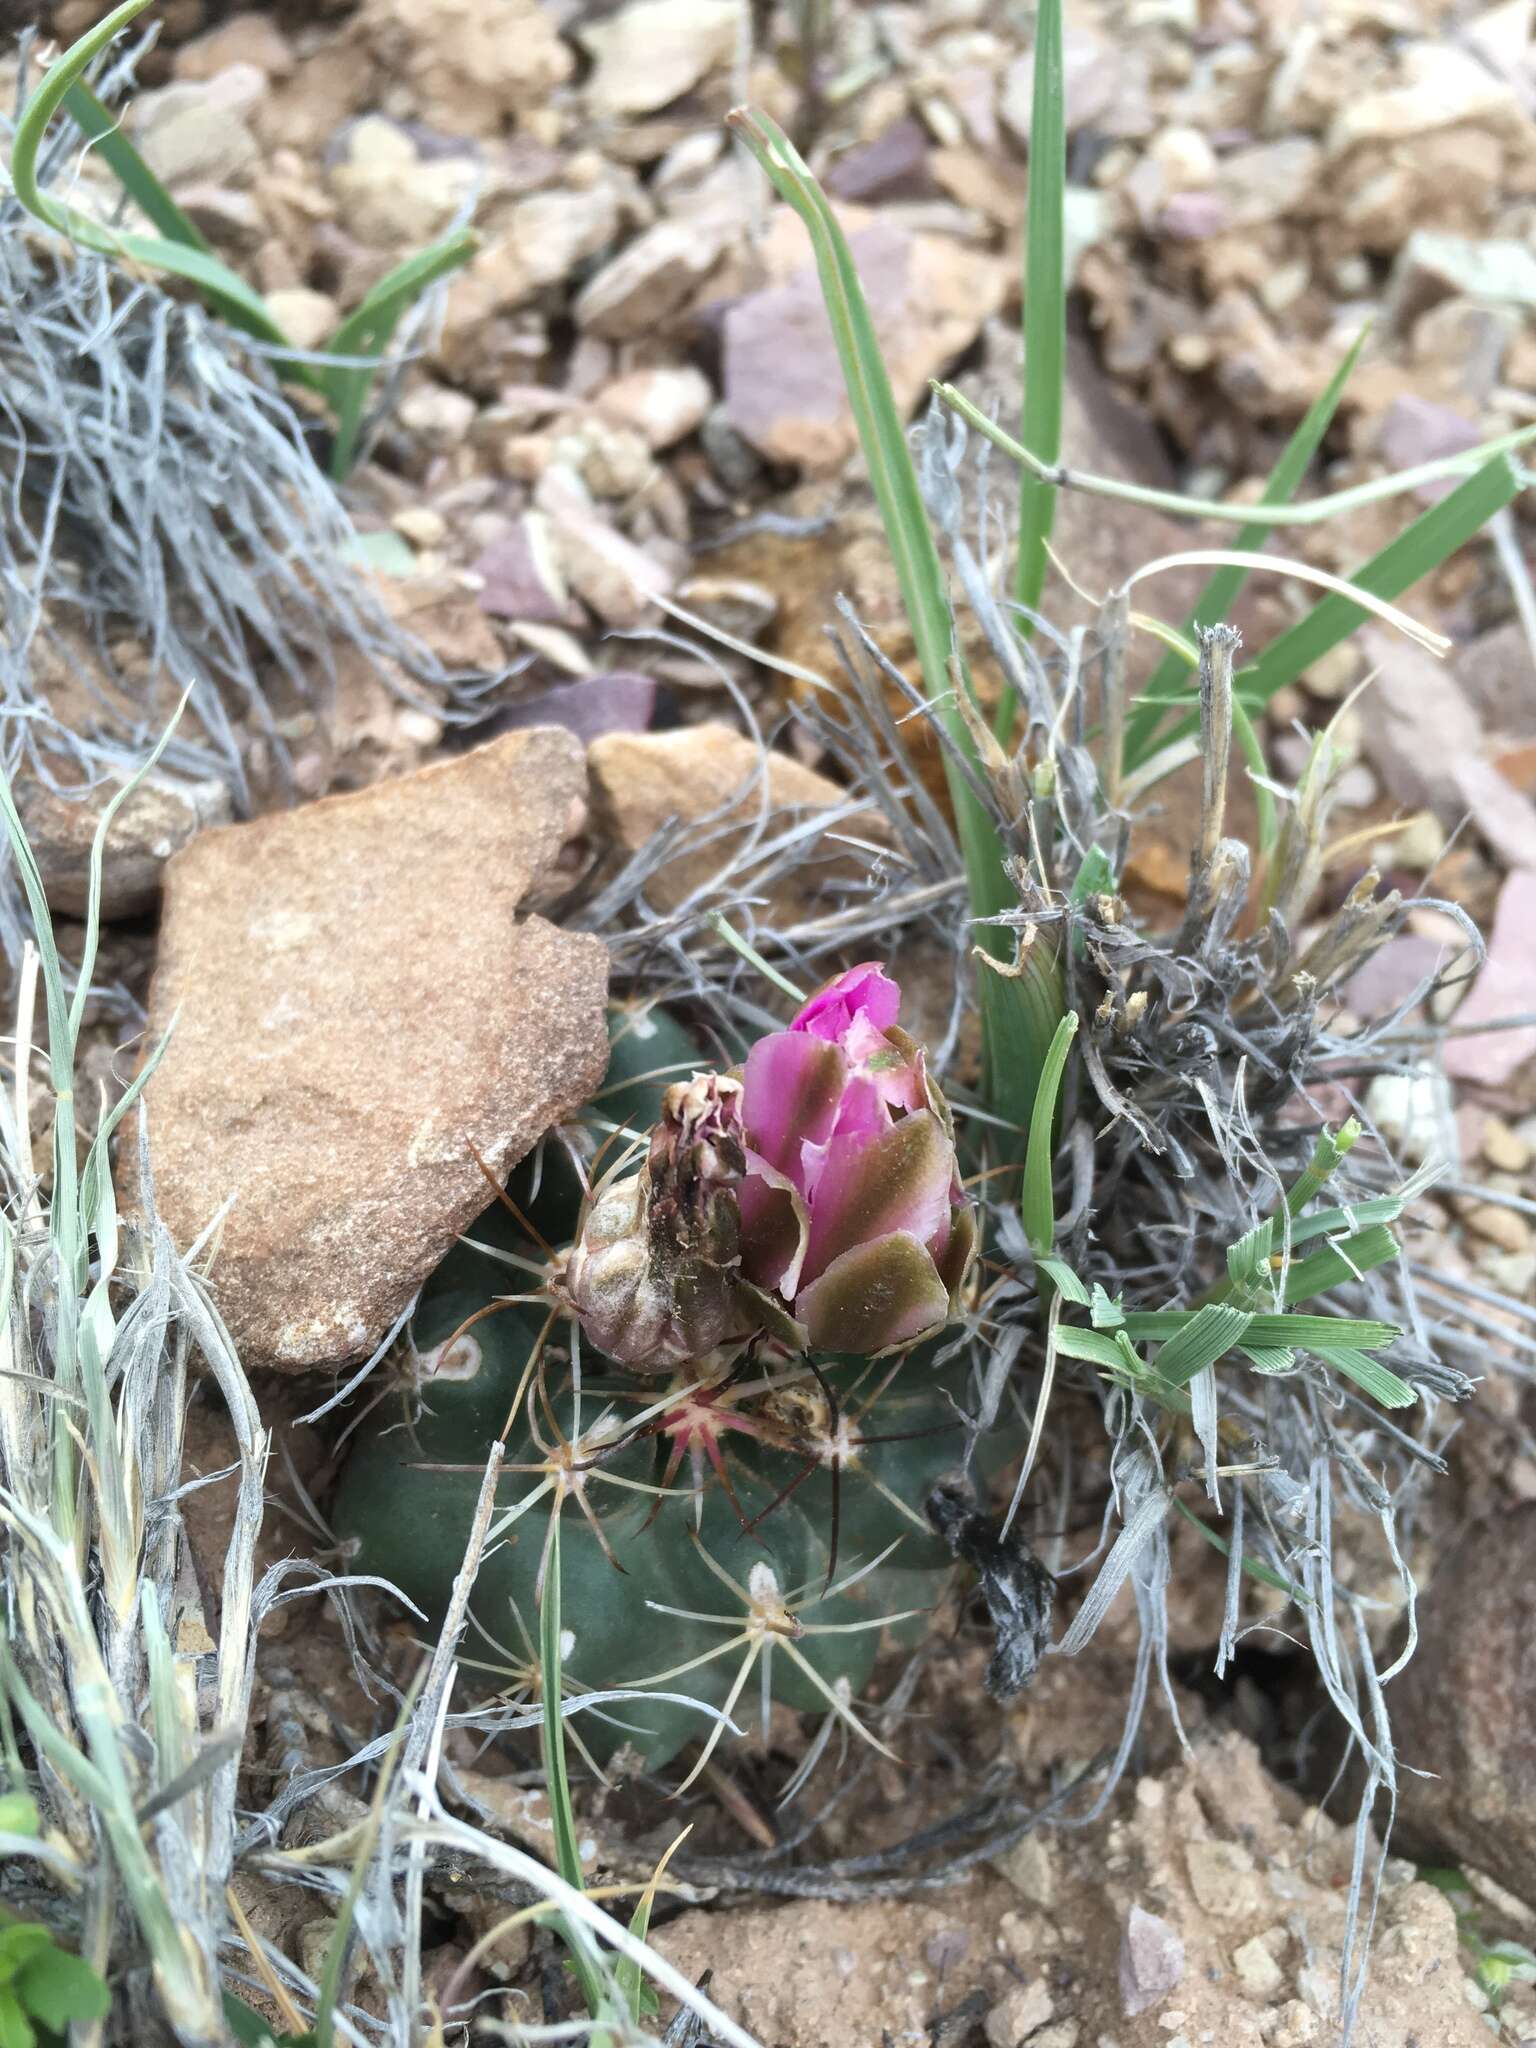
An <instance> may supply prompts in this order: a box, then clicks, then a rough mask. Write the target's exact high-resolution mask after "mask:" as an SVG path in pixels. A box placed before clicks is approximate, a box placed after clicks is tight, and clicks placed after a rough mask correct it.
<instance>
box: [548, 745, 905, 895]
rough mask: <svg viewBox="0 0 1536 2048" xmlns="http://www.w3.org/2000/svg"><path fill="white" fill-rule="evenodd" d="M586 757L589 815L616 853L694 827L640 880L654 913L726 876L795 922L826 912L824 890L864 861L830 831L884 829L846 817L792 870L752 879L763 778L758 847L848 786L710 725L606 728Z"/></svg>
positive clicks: (850, 834)
mask: <svg viewBox="0 0 1536 2048" xmlns="http://www.w3.org/2000/svg"><path fill="white" fill-rule="evenodd" d="M587 760H588V763H589V765H590V767H591V770H592V799H593V809H594V814H595V822H596V824H597V827H598V829H599V830H600V831H605V832H606V833H607V835H608V837H609V838H610V839H611V840H612V841H613V843H614V845H615V847H616V848H617V849H618V851H619V852H620V853H622V854H624V855H626V856H627V855H629V854H634V853H638V852H639V851H640V849H641V848H642V847H643V846H644V845H646V844H647V842H648V841H649V840H651V839H652V838H654V837H655V835H656V834H657V833H658V832H660V831H661V830H662V829H663V827H664V826H667V825H670V824H674V823H676V824H679V825H683V826H687V825H698V826H699V827H700V831H699V833H696V834H694V835H692V843H691V844H690V843H688V842H687V841H685V842H684V845H683V847H682V849H681V850H680V851H679V852H677V853H675V854H673V855H672V857H671V858H670V859H669V860H666V861H664V862H663V863H662V864H661V865H660V866H659V867H658V868H657V869H656V871H655V873H654V874H653V875H651V876H650V878H649V879H648V881H647V882H646V885H645V893H646V896H647V897H648V898H649V900H650V902H651V903H652V904H653V905H654V906H655V908H656V909H658V910H661V911H668V910H675V909H676V908H677V907H678V905H679V904H680V903H682V902H684V901H685V900H686V898H688V897H689V896H691V895H692V894H693V893H694V891H695V890H697V889H703V888H707V887H708V886H709V884H710V883H711V882H713V881H714V880H715V879H716V877H720V878H721V881H722V883H723V882H724V880H725V878H726V876H727V875H729V878H730V882H731V886H732V887H733V888H734V890H735V891H736V893H737V894H752V893H755V892H756V890H757V889H758V888H762V890H763V893H764V894H765V895H766V896H767V898H768V901H769V903H770V905H771V907H772V913H773V915H774V916H775V917H776V918H777V919H779V920H780V921H788V922H793V921H794V920H795V919H796V918H801V917H807V916H810V915H813V914H814V912H815V911H816V910H817V909H818V908H820V909H821V910H826V909H827V908H828V907H829V901H828V899H827V898H826V896H825V895H824V894H823V893H822V892H823V891H825V890H826V889H827V888H828V887H830V886H832V885H834V884H838V883H842V884H847V883H850V882H855V881H857V880H858V879H859V877H860V876H861V875H862V873H863V872H864V871H865V869H866V868H867V866H868V860H867V858H865V857H861V856H860V855H859V854H857V853H856V852H854V851H852V850H851V849H850V848H848V847H846V846H838V845H836V844H835V843H833V842H834V841H835V839H836V838H837V837H839V836H841V837H844V838H861V839H869V838H871V837H874V838H876V839H880V838H883V836H884V831H885V827H884V824H883V821H882V820H881V819H879V818H878V817H875V816H873V815H871V814H868V813H861V814H859V815H858V816H856V817H853V818H846V819H844V820H843V822H842V823H841V825H840V826H838V827H837V828H836V830H835V831H834V832H833V833H832V834H831V836H830V838H829V839H827V840H818V841H817V842H816V843H815V844H811V843H809V842H807V843H806V844H805V845H804V846H802V848H801V851H800V854H799V858H798V860H797V863H796V866H795V869H794V872H793V873H791V874H787V875H783V876H777V877H774V878H772V879H767V878H764V879H763V880H761V881H754V878H753V877H754V864H753V858H752V855H751V853H750V851H748V847H747V842H748V838H749V835H750V834H751V833H752V832H753V830H754V828H755V827H756V826H757V824H758V819H759V815H760V812H761V810H762V796H763V780H766V783H767V816H766V821H765V829H764V831H763V834H762V837H763V840H764V843H765V844H766V843H767V842H769V841H772V840H774V839H776V838H777V837H778V836H779V835H780V834H781V833H782V832H783V831H784V830H785V828H786V827H787V826H788V825H789V824H790V823H792V822H793V820H794V818H795V817H796V816H804V815H805V814H806V813H808V812H814V811H829V812H830V811H835V810H836V809H837V808H838V807H839V806H840V805H843V804H846V802H847V800H848V798H847V791H846V790H842V789H839V788H838V786H837V784H836V783H835V782H829V781H828V780H827V778H826V776H825V775H818V774H817V773H816V771H815V769H814V768H807V767H806V766H805V765H804V764H803V763H802V762H800V761H794V760H791V759H790V757H789V756H788V755H787V754H776V753H769V754H768V755H766V757H761V758H760V757H759V754H758V750H757V747H756V745H755V744H754V742H753V741H751V740H749V739H748V738H747V736H746V735H745V733H739V732H736V731H735V730H734V729H733V728H732V727H730V726H727V725H715V724H713V723H711V724H705V725H686V726H682V727H680V728H679V729H678V730H677V731H675V732H647V733H632V732H610V733H604V734H603V735H602V737H601V738H599V739H595V740H594V741H593V742H592V745H591V747H590V748H589V749H588V753H587ZM759 768H761V770H762V777H761V778H760V777H759V773H758V771H759ZM733 798H734V799H735V801H734V802H733V801H732V799H733ZM706 820H710V821H711V823H710V824H706V823H705V821H706ZM701 842H702V843H701ZM738 862H739V863H741V865H740V866H739V867H737V866H736V865H735V864H736V863H738Z"/></svg>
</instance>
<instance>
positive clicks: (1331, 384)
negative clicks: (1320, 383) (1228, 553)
mask: <svg viewBox="0 0 1536 2048" xmlns="http://www.w3.org/2000/svg"><path fill="white" fill-rule="evenodd" d="M1365 341H1366V333H1365V332H1364V331H1362V332H1361V333H1360V334H1359V335H1358V336H1357V337H1356V339H1355V342H1354V345H1353V346H1352V347H1351V348H1350V350H1349V352H1348V353H1347V354H1346V356H1345V357H1344V360H1343V362H1341V363H1340V365H1339V367H1338V368H1337V370H1335V371H1334V373H1333V376H1332V377H1331V378H1330V379H1329V381H1328V385H1327V388H1326V389H1325V390H1324V391H1323V392H1322V393H1321V394H1320V395H1319V396H1318V397H1317V398H1316V399H1315V400H1314V401H1313V403H1312V405H1311V406H1310V407H1309V408H1308V410H1307V413H1306V416H1305V418H1304V419H1303V420H1302V422H1301V424H1300V425H1299V426H1298V427H1297V429H1296V431H1295V433H1294V434H1292V436H1291V438H1290V440H1289V441H1288V442H1287V443H1286V444H1285V448H1284V450H1283V451H1282V453H1281V456H1280V460H1279V461H1278V462H1277V463H1276V464H1275V466H1274V469H1273V470H1272V471H1271V472H1270V477H1269V482H1268V483H1267V484H1266V485H1265V487H1264V493H1263V496H1262V497H1261V498H1260V500H1259V503H1260V504H1261V505H1288V504H1289V503H1290V501H1291V499H1292V498H1293V497H1294V496H1295V495H1296V492H1297V490H1298V489H1299V488H1300V486H1301V481H1302V478H1303V477H1304V476H1305V475H1306V473H1307V471H1308V469H1309V468H1310V467H1311V464H1312V458H1313V457H1314V456H1315V455H1316V453H1317V451H1318V449H1319V448H1320V447H1321V446H1322V443H1323V436H1324V435H1325V434H1326V433H1327V431H1328V429H1329V427H1330V426H1331V425H1332V424H1333V417H1334V414H1335V413H1336V412H1337V411H1338V409H1339V403H1340V401H1341V400H1342V398H1343V396H1344V389H1345V386H1346V385H1347V384H1348V382H1349V380H1350V377H1351V376H1352V375H1353V373H1354V368H1355V365H1356V363H1358V362H1359V360H1360V351H1361V349H1362V348H1363V347H1364V346H1365ZM1273 531H1274V530H1273V528H1271V527H1268V526H1265V525H1263V524H1262V523H1261V522H1252V523H1250V524H1249V525H1247V526H1245V527H1244V528H1243V529H1242V531H1241V532H1240V533H1239V534H1238V536H1237V538H1236V540H1234V541H1233V542H1232V548H1233V551H1234V553H1238V552H1240V553H1243V554H1257V553H1259V552H1260V551H1261V550H1263V549H1266V548H1267V547H1268V546H1269V543H1270V540H1271V538H1272V537H1273ZM1250 573H1251V571H1249V570H1247V569H1241V568H1237V567H1230V568H1224V569H1217V570H1216V571H1215V572H1214V574H1213V575H1212V577H1211V579H1210V581H1209V582H1208V583H1207V584H1206V586H1205V588H1204V590H1202V591H1201V593H1200V595H1199V597H1198V598H1197V599H1196V601H1195V604H1194V606H1193V608H1192V610H1191V611H1190V614H1189V617H1188V618H1187V619H1186V620H1185V621H1184V638H1185V639H1189V638H1191V637H1192V635H1193V633H1194V629H1195V626H1196V624H1197V623H1198V624H1200V625H1202V626H1211V625H1215V624H1217V623H1218V622H1219V621H1221V620H1223V619H1225V618H1226V617H1227V615H1228V613H1229V612H1230V611H1231V609H1232V607H1233V605H1234V604H1235V603H1236V601H1237V596H1238V593H1239V591H1240V590H1241V589H1242V587H1243V585H1244V583H1245V582H1246V581H1247V580H1248V577H1249V575H1250ZM1183 685H1184V670H1183V664H1182V662H1181V661H1180V660H1179V657H1178V656H1177V655H1176V654H1172V653H1170V654H1166V655H1164V657H1163V659H1162V660H1161V661H1160V662H1159V663H1158V665H1157V667H1156V668H1155V669H1154V670H1153V672H1152V675H1151V678H1150V680H1149V681H1148V683H1147V685H1146V688H1145V689H1144V691H1143V692H1142V702H1141V703H1140V705H1139V706H1138V707H1137V709H1136V710H1135V711H1134V712H1133V713H1132V715H1131V717H1130V719H1129V721H1128V723H1127V726H1126V735H1125V766H1126V769H1127V771H1129V770H1130V769H1132V768H1136V767H1139V766H1140V765H1141V763H1142V762H1143V761H1145V760H1146V759H1147V758H1148V756H1149V755H1150V754H1151V753H1152V752H1153V751H1154V749H1155V748H1156V747H1158V746H1159V745H1161V744H1162V743H1161V741H1160V740H1158V739H1157V738H1156V737H1155V734H1156V731H1157V728H1158V726H1159V725H1160V724H1161V723H1162V721H1163V717H1164V715H1165V713H1166V711H1167V709H1168V706H1167V703H1166V701H1158V700H1166V699H1168V698H1170V697H1173V696H1175V695H1179V694H1183ZM1191 694H1192V693H1191Z"/></svg>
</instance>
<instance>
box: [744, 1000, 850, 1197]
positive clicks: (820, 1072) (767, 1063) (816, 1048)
mask: <svg viewBox="0 0 1536 2048" xmlns="http://www.w3.org/2000/svg"><path fill="white" fill-rule="evenodd" d="M847 1078H848V1063H847V1061H846V1060H845V1059H844V1058H843V1055H842V1053H841V1052H840V1051H839V1050H838V1048H837V1047H836V1046H835V1045H828V1044H826V1043H825V1042H824V1041H823V1040H821V1039H819V1038H810V1037H807V1036H806V1035H805V1034H804V1033H802V1032H793V1031H774V1032H771V1033H770V1034H769V1036H768V1037H767V1038H760V1039H759V1040H758V1041H757V1043H756V1045H754V1046H753V1048H752V1050H751V1051H750V1052H749V1053H748V1054H747V1063H746V1066H745V1068H744V1069H743V1074H742V1080H743V1093H742V1099H741V1114H742V1121H743V1123H744V1124H745V1125H746V1129H747V1137H748V1141H749V1143H750V1144H751V1146H752V1149H753V1150H754V1151H755V1152H757V1153H759V1154H760V1155H761V1156H762V1157H763V1158H764V1159H766V1160H767V1161H768V1163H769V1165H770V1166H774V1167H777V1169H778V1170H779V1172H780V1173H787V1174H789V1175H791V1176H792V1177H794V1176H797V1175H798V1173H799V1170H800V1148H801V1146H802V1145H807V1144H810V1145H824V1144H825V1143H826V1142H827V1140H828V1138H830V1137H831V1135H832V1133H833V1131H834V1130H835V1129H836V1128H837V1111H838V1105H839V1103H840V1102H841V1100H842V1095H843V1085H844V1083H845V1082H846V1080H847Z"/></svg>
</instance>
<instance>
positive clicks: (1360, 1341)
mask: <svg viewBox="0 0 1536 2048" xmlns="http://www.w3.org/2000/svg"><path fill="white" fill-rule="evenodd" d="M1394 1249H1395V1246H1394ZM1345 1277H1346V1278H1347V1277H1349V1276H1348V1275H1346V1276H1345ZM1213 1306H1220V1307H1225V1306H1227V1304H1226V1303H1219V1304H1218V1303H1209V1302H1208V1303H1207V1304H1206V1307H1207V1308H1209V1307H1213ZM1204 1314H1205V1309H1194V1308H1150V1309H1135V1310H1132V1312H1131V1313H1130V1314H1129V1315H1127V1317H1126V1319H1125V1323H1124V1326H1123V1331H1122V1334H1123V1335H1125V1336H1127V1337H1129V1338H1130V1340H1131V1342H1132V1343H1133V1344H1143V1343H1146V1342H1148V1341H1149V1340H1152V1339H1157V1340H1166V1339H1168V1338H1171V1337H1176V1336H1177V1335H1178V1333H1179V1332H1180V1331H1181V1330H1183V1329H1185V1328H1187V1327H1188V1325H1189V1324H1190V1323H1192V1322H1193V1321H1194V1320H1195V1318H1196V1316H1201V1315H1204ZM1401 1335H1402V1331H1401V1330H1399V1328H1398V1327H1397V1325H1396V1323H1378V1322H1374V1321H1372V1320H1370V1319H1368V1318H1365V1317H1361V1316H1315V1315H1294V1314H1275V1315H1255V1316H1254V1318H1253V1320H1252V1322H1251V1323H1250V1324H1249V1325H1248V1327H1247V1329H1246V1331H1245V1332H1244V1336H1243V1341H1244V1343H1247V1344H1253V1345H1257V1346H1258V1348H1259V1349H1260V1350H1261V1351H1270V1350H1279V1349H1283V1348H1284V1347H1285V1346H1286V1345H1291V1344H1299V1345H1303V1346H1305V1348H1306V1349H1307V1350H1309V1351H1311V1350H1314V1349H1315V1348H1316V1346H1317V1345H1319V1344H1349V1345H1352V1346H1353V1347H1354V1348H1355V1349H1356V1350H1360V1351H1366V1350H1370V1349H1371V1348H1372V1347H1373V1346H1375V1345H1378V1344H1390V1343H1392V1341H1393V1340H1394V1339H1395V1338H1397V1337H1400V1336H1401Z"/></svg>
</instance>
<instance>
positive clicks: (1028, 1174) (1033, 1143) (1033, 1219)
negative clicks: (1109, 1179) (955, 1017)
mask: <svg viewBox="0 0 1536 2048" xmlns="http://www.w3.org/2000/svg"><path fill="white" fill-rule="evenodd" d="M1077 1025H1078V1017H1077V1012H1076V1011H1075V1010H1069V1011H1068V1012H1067V1014H1066V1016H1065V1017H1063V1018H1062V1020H1061V1022H1060V1023H1059V1024H1058V1025H1057V1026H1056V1030H1055V1033H1054V1035H1053V1037H1052V1039H1051V1043H1050V1048H1049V1050H1048V1051H1047V1053H1046V1056H1045V1064H1044V1066H1043V1067H1042V1068H1041V1069H1040V1080H1039V1083H1038V1085H1037V1086H1036V1089H1035V1100H1034V1106H1033V1108H1032V1110H1031V1112H1030V1118H1029V1149H1028V1151H1027V1152H1026V1154H1025V1158H1024V1194H1023V1201H1022V1214H1023V1220H1024V1232H1025V1235H1026V1236H1027V1237H1028V1239H1029V1243H1030V1249H1031V1250H1032V1251H1033V1252H1034V1254H1035V1256H1036V1258H1037V1259H1040V1258H1043V1257H1045V1256H1046V1255H1047V1254H1048V1253H1049V1252H1050V1249H1051V1247H1052V1245H1053V1244H1054V1243H1055V1241H1056V1206H1055V1197H1054V1194H1053V1193H1052V1189H1051V1168H1052V1166H1053V1164H1054V1161H1055V1156H1056V1146H1055V1133H1056V1102H1057V1098H1058V1097H1059V1096H1060V1094H1061V1081H1062V1076H1063V1075H1064V1074H1065V1072H1066V1070H1067V1055H1068V1054H1069V1053H1070V1052H1071V1050H1072V1041H1073V1039H1074V1038H1075V1037H1076V1036H1077ZM1084 1298H1085V1299H1086V1297H1084Z"/></svg>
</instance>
